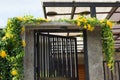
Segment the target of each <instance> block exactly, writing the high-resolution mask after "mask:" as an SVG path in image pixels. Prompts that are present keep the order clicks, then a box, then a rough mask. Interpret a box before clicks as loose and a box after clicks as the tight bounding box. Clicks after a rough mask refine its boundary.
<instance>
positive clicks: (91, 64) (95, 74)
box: [86, 27, 104, 80]
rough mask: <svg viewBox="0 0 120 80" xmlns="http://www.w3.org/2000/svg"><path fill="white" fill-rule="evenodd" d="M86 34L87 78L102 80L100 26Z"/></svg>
mask: <svg viewBox="0 0 120 80" xmlns="http://www.w3.org/2000/svg"><path fill="white" fill-rule="evenodd" d="M86 35H87V56H88V58H87V59H88V71H89V72H88V75H89V80H104V76H103V55H102V42H101V35H100V28H99V27H96V28H95V30H94V31H92V32H91V31H87V33H86ZM87 80H88V79H87Z"/></svg>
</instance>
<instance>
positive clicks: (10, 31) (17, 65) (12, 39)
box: [0, 16, 49, 80]
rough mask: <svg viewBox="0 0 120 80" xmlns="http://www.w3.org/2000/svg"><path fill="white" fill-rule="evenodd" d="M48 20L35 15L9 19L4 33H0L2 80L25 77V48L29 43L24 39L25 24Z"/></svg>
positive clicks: (0, 69)
mask: <svg viewBox="0 0 120 80" xmlns="http://www.w3.org/2000/svg"><path fill="white" fill-rule="evenodd" d="M48 21H49V20H47V19H43V18H34V17H33V16H24V17H14V18H10V19H8V22H7V27H6V28H5V29H4V30H3V31H2V33H3V35H0V80H22V79H23V57H24V48H25V47H26V45H27V44H26V42H25V40H23V39H22V35H23V34H24V32H25V27H24V25H25V24H40V23H42V22H48ZM6 76H7V77H6Z"/></svg>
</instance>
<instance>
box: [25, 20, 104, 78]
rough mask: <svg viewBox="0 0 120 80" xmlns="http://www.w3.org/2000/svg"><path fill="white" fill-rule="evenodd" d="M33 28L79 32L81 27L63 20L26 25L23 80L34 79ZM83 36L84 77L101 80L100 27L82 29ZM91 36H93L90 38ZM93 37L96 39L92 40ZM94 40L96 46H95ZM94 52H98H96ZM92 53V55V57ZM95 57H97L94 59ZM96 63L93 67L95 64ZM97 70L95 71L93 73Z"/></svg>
mask: <svg viewBox="0 0 120 80" xmlns="http://www.w3.org/2000/svg"><path fill="white" fill-rule="evenodd" d="M34 30H40V31H46V32H48V31H56V32H57V31H63V32H68V31H70V32H79V31H81V30H83V29H81V28H80V27H77V26H76V25H74V24H69V23H63V22H49V23H42V24H40V25H32V24H31V25H26V26H25V33H24V36H23V38H24V40H25V41H26V44H27V46H26V47H25V56H24V75H25V78H24V80H34V77H35V75H34V70H35V69H34ZM83 34H84V35H83V36H84V52H85V56H84V61H85V78H86V80H98V79H99V80H103V79H104V78H103V66H102V61H103V56H102V45H101V39H100V29H99V27H96V29H95V30H94V31H93V32H90V31H86V30H83ZM92 37H93V38H92ZM94 38H95V39H96V41H94V42H93V40H94ZM96 42H98V44H97V45H98V46H99V47H97V48H96ZM91 43H93V44H92V47H93V49H92V48H90V47H91ZM96 53H100V54H97V55H96ZM93 55H94V57H93ZM95 59H99V60H96V62H94V61H95ZM94 64H95V65H97V66H96V67H95V65H94ZM93 70H94V71H95V72H97V73H95V72H94V71H93Z"/></svg>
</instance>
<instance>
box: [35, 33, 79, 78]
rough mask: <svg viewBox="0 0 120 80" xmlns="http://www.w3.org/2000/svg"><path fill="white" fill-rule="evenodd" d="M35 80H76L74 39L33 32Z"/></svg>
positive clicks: (75, 47) (75, 46)
mask: <svg viewBox="0 0 120 80" xmlns="http://www.w3.org/2000/svg"><path fill="white" fill-rule="evenodd" d="M34 59H35V60H34V61H35V62H34V63H35V66H34V67H35V70H34V71H35V80H60V79H61V80H78V72H77V45H76V38H74V37H65V36H57V35H49V34H41V33H39V32H35V57H34Z"/></svg>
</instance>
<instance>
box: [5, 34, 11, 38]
mask: <svg viewBox="0 0 120 80" xmlns="http://www.w3.org/2000/svg"><path fill="white" fill-rule="evenodd" d="M5 36H6V37H7V38H13V35H12V34H11V33H6V34H5Z"/></svg>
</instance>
